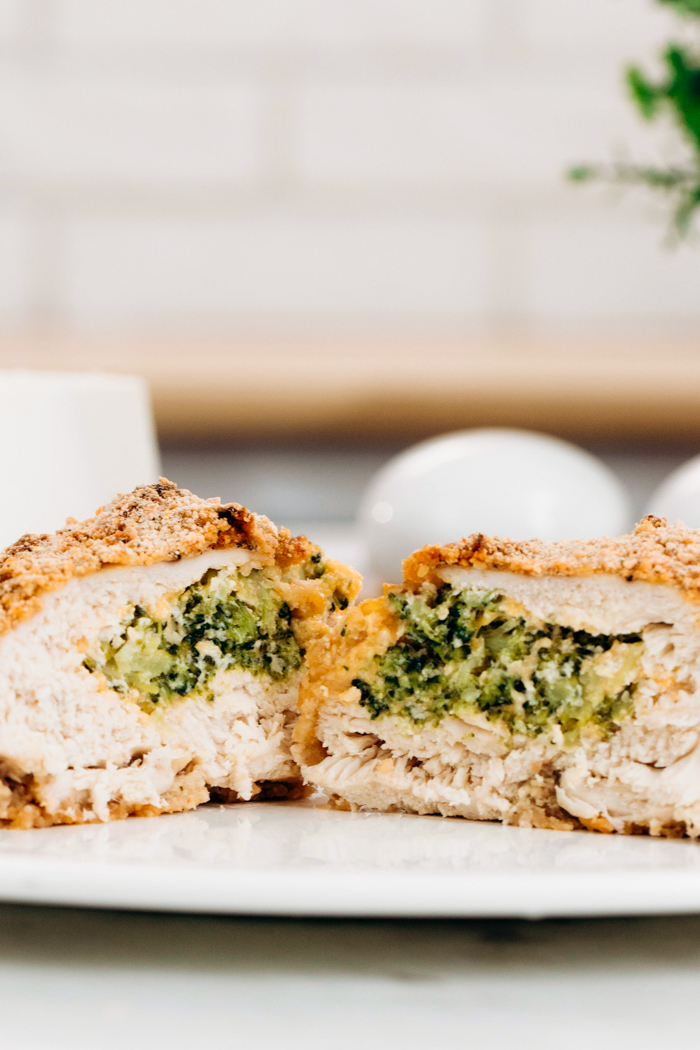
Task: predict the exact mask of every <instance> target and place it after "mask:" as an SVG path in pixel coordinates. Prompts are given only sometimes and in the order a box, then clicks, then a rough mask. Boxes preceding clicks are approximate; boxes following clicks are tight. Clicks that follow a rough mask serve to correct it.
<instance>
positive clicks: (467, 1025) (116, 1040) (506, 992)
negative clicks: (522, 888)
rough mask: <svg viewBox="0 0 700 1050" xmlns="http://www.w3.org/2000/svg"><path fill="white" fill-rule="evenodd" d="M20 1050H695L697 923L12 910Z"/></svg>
mask: <svg viewBox="0 0 700 1050" xmlns="http://www.w3.org/2000/svg"><path fill="white" fill-rule="evenodd" d="M0 974H1V977H0V1017H1V1018H2V1021H1V1022H0V1023H1V1029H2V1036H3V1038H2V1043H3V1046H6V1047H8V1050H9V1048H12V1050H63V1048H66V1050H67V1048H70V1050H88V1048H89V1050H95V1048H97V1047H99V1048H100V1050H112V1048H115V1050H116V1048H117V1047H118V1048H120V1050H121V1048H122V1047H125V1046H128V1047H129V1048H132V1050H141V1048H144V1050H145V1048H147V1047H148V1048H149V1050H155V1048H159V1047H168V1046H180V1047H182V1046H190V1045H191V1046H197V1047H198V1048H202V1050H208V1048H209V1047H211V1048H217V1050H224V1048H229V1047H231V1048H234V1047H235V1048H236V1050H268V1048H269V1050H272V1048H274V1050H278V1048H279V1047H284V1048H285V1050H296V1048H300V1050H301V1048H303V1050H317V1048H318V1050H321V1048H323V1050H328V1048H329V1047H332V1048H334V1050H345V1048H348V1050H350V1048H352V1050H356V1048H358V1047H362V1048H363V1050H364V1048H370V1047H381V1048H382V1050H390V1048H391V1050H393V1048H394V1047H396V1048H397V1050H398V1048H401V1050H404V1048H410V1047H421V1048H423V1047H431V1048H433V1050H451V1048H453V1047H454V1048H459V1050H462V1048H471V1047H474V1048H479V1050H501V1048H508V1050H510V1048H513V1047H517V1048H530V1047H533V1048H535V1047H536V1048H537V1050H550V1048H551V1050H555V1048H556V1050H560V1048H562V1047H565V1048H567V1050H579V1048H581V1050H584V1048H585V1050H590V1048H592V1047H594V1048H595V1050H608V1048H610V1050H613V1048H615V1050H618V1048H624V1047H631V1046H634V1047H635V1050H646V1048H649V1050H652V1048H653V1050H658V1048H659V1047H660V1046H666V1047H672V1048H673V1050H685V1048H686V1047H687V1048H691V1047H692V1048H693V1050H695V1048H696V1047H697V1045H698V1036H697V994H698V990H699V989H700V917H691V918H688V917H686V918H664V919H654V918H650V919H619V920H611V919H608V920H596V921H594V920H578V921H557V922H528V921H526V920H522V921H510V920H509V921H503V920H502V921H481V920H479V921H457V922H455V921H439V922H436V921H430V922H426V921H423V922H405V921H373V920H372V921H370V920H367V921H345V922H341V921H334V920H291V919H290V920H275V919H235V918H209V917H201V916H182V915H157V914H134V913H120V912H111V913H110V912H99V911H98V912H90V911H73V910H69V909H51V908H40V907H22V906H11V905H5V906H2V907H0Z"/></svg>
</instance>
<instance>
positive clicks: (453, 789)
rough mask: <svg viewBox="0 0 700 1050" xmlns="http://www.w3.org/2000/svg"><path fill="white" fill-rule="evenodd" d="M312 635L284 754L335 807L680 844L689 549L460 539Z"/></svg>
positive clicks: (665, 536) (691, 789) (693, 694)
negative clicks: (288, 752)
mask: <svg viewBox="0 0 700 1050" xmlns="http://www.w3.org/2000/svg"><path fill="white" fill-rule="evenodd" d="M404 575H405V579H404V583H403V585H402V586H396V587H387V588H386V589H385V594H384V597H382V598H378V599H374V600H370V601H365V602H363V603H362V604H361V605H359V606H358V607H356V608H354V609H351V610H348V612H347V614H346V615H345V618H344V620H343V622H341V623H338V624H335V625H330V624H328V625H327V626H325V627H324V629H323V631H322V632H321V633H320V634H319V636H318V638H317V640H316V642H315V643H314V645H313V647H312V650H311V652H310V654H309V677H308V682H307V684H306V686H305V687H304V690H303V695H302V717H301V719H300V721H299V723H298V725H297V728H296V730H295V734H296V745H295V753H296V755H297V757H298V760H299V761H300V763H301V765H302V767H303V772H304V775H305V777H306V779H307V780H308V781H309V782H310V783H312V784H314V785H316V786H318V787H319V788H322V789H323V790H324V791H326V792H327V793H328V794H329V795H331V796H332V797H333V798H335V799H336V800H337V801H338V802H339V803H340V804H343V805H350V806H353V807H354V806H370V807H374V808H376V809H380V810H391V809H403V810H409V811H413V812H417V813H441V814H444V815H449V816H463V817H470V818H475V819H482V820H501V821H504V822H506V823H509V824H517V825H521V826H536V827H549V828H573V827H580V826H584V827H586V828H590V829H595V830H598V831H618V832H639V831H643V832H649V833H651V834H654V835H659V834H665V835H677V834H684V833H685V834H688V835H690V836H694V837H697V836H698V835H700V748H699V746H698V740H699V737H700V533H698V532H695V531H692V530H690V529H687V528H685V527H684V526H682V525H676V526H674V527H668V526H667V524H666V522H665V521H663V520H661V519H658V518H653V517H648V518H645V519H644V520H643V521H642V522H641V523H640V524H639V525H638V526H637V528H636V530H635V531H634V533H633V534H632V535H630V536H623V537H620V538H619V539H615V540H608V539H603V540H591V541H586V542H562V543H552V544H544V543H539V542H537V541H532V542H526V543H516V542H511V541H507V540H506V541H501V540H498V539H489V538H486V537H484V536H479V535H477V536H473V537H471V538H469V539H466V540H463V541H462V542H461V543H457V544H452V545H448V546H446V547H442V548H440V547H432V548H425V549H423V550H421V551H418V552H417V553H416V554H414V555H412V556H411V557H410V558H409V559H408V560H407V561H406V562H405V564H404Z"/></svg>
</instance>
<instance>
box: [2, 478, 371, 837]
mask: <svg viewBox="0 0 700 1050" xmlns="http://www.w3.org/2000/svg"><path fill="white" fill-rule="evenodd" d="M358 581H359V578H358V577H357V575H356V574H355V573H353V572H352V570H348V569H346V568H345V567H344V566H341V565H338V564H337V563H334V562H330V561H328V560H327V559H326V558H325V557H324V555H323V553H322V552H321V551H320V550H319V548H318V547H316V546H315V545H314V544H312V543H310V542H309V541H308V540H306V539H304V538H303V537H296V538H295V537H292V536H291V534H290V533H289V532H288V531H287V530H285V529H277V528H276V527H275V526H274V525H272V523H271V522H269V521H268V520H267V519H266V518H264V517H260V516H257V515H255V514H251V513H250V512H249V511H247V510H245V508H243V507H241V506H239V505H238V504H229V505H228V506H222V505H221V504H220V502H219V501H218V500H206V501H205V500H201V499H198V498H197V497H196V496H193V495H192V494H191V493H189V492H187V491H185V490H180V489H178V488H177V486H175V485H173V484H172V483H170V482H168V481H165V480H164V479H161V482H160V483H159V484H157V485H153V486H145V487H142V488H139V489H136V490H135V492H133V493H131V494H129V495H127V496H122V497H119V498H118V499H117V500H115V501H114V502H113V503H112V504H110V505H109V506H107V507H105V508H103V509H102V510H100V511H98V513H97V515H96V516H95V517H94V518H92V519H90V520H89V521H86V522H82V523H78V522H73V521H71V522H69V524H68V525H67V526H66V528H65V529H63V530H61V531H60V532H58V533H56V534H55V535H52V536H25V537H23V538H22V539H21V540H20V541H19V542H18V543H16V544H15V545H14V546H13V547H10V548H9V549H8V550H7V551H5V552H4V553H3V555H2V557H1V558H0V774H1V779H0V822H2V823H3V824H5V825H6V826H7V825H10V826H15V827H32V826H43V825H47V824H54V823H75V822H86V821H107V820H112V819H115V818H118V817H124V816H128V815H129V814H138V815H154V814H157V813H166V812H176V811H178V810H183V809H189V808H192V807H194V806H196V805H197V804H199V803H201V802H205V801H207V800H208V799H209V798H211V797H214V798H219V799H224V800H233V799H240V800H247V799H251V798H255V797H265V796H272V797H275V796H284V795H288V794H289V793H294V792H296V791H298V790H299V789H300V787H301V778H300V773H299V767H298V765H297V763H296V762H295V760H294V759H293V758H292V755H291V751H290V744H291V732H292V727H293V724H294V721H295V719H296V717H297V702H298V692H299V680H300V678H301V676H302V673H303V670H304V661H305V655H304V654H305V649H306V646H307V645H308V643H309V639H310V638H311V637H312V636H313V634H314V631H315V630H316V627H317V625H325V624H327V623H330V622H331V621H332V619H333V617H334V616H338V615H340V613H341V610H342V609H343V608H346V607H347V606H348V604H349V602H350V601H351V600H352V599H353V598H354V596H355V594H356V593H357V590H358V589H359V582H358Z"/></svg>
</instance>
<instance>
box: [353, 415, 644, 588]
mask: <svg viewBox="0 0 700 1050" xmlns="http://www.w3.org/2000/svg"><path fill="white" fill-rule="evenodd" d="M630 517H631V516H630V509H629V506H628V502H627V497H626V495H625V492H624V489H623V487H622V485H621V484H620V482H619V481H618V480H617V478H616V477H615V475H614V474H613V473H612V472H611V471H610V470H609V469H608V467H606V466H605V464H604V463H601V462H600V460H598V459H596V457H595V456H592V455H590V453H588V452H584V451H583V450H582V449H580V448H577V447H576V446H575V445H571V444H569V443H568V442H566V441H560V440H558V439H556V438H552V437H547V436H546V435H544V434H536V433H532V432H530V431H524V430H506V429H491V428H488V429H480V430H464V431H459V432H457V433H453V434H445V435H443V436H441V437H438V438H433V439H431V440H429V441H424V442H422V443H421V444H419V445H414V446H413V447H412V448H409V449H407V450H406V451H405V452H402V453H401V454H400V455H398V456H396V457H395V458H394V459H392V460H390V461H389V463H387V464H386V465H385V466H384V467H383V468H382V469H381V470H380V471H379V472H378V473H377V474H376V475H375V477H374V478H373V479H372V481H371V483H370V485H369V487H368V489H367V491H366V493H365V496H364V498H363V502H362V506H361V509H360V515H359V521H360V527H361V530H362V533H363V537H364V540H365V542H366V543H367V545H368V547H369V550H370V553H371V557H372V562H373V564H374V566H375V568H376V569H377V570H378V571H379V572H380V573H382V574H383V576H384V577H385V578H386V579H387V580H392V581H396V580H399V579H400V578H401V561H402V559H403V558H405V557H406V556H407V555H408V554H409V553H410V552H411V551H413V550H415V549H416V548H418V547H422V546H423V545H424V544H426V543H440V544H443V543H449V542H451V541H453V540H459V539H461V537H462V536H467V535H469V534H470V533H473V532H483V533H485V534H487V535H496V536H509V537H511V538H512V539H530V538H532V537H539V538H540V539H543V540H558V539H564V538H567V537H568V538H570V539H577V538H581V537H585V536H600V535H617V534H619V533H621V532H624V531H625V529H627V528H628V527H629V525H630Z"/></svg>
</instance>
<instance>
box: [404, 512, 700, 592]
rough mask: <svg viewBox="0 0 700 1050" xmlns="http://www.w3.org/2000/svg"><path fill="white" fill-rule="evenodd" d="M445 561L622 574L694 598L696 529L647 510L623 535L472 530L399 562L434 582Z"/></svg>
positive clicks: (539, 572) (699, 549)
mask: <svg viewBox="0 0 700 1050" xmlns="http://www.w3.org/2000/svg"><path fill="white" fill-rule="evenodd" d="M445 565H462V566H464V567H465V568H466V567H474V568H479V569H505V570H507V571H509V572H517V573H522V574H524V575H527V576H591V575H593V574H595V573H608V574H610V575H613V576H620V577H622V579H625V580H644V581H646V582H647V583H666V584H673V585H675V586H676V587H679V588H680V589H681V590H683V591H684V592H685V593H686V594H687V596H688V597H689V598H691V599H693V600H695V601H698V600H700V531H698V530H696V529H689V528H687V527H686V526H685V525H683V524H682V523H681V522H677V523H676V524H675V525H668V523H667V522H666V521H665V519H664V518H655V517H654V516H653V515H651V514H650V515H647V517H646V518H642V520H641V521H640V522H639V524H638V525H637V527H636V528H635V530H634V532H632V533H630V534H629V535H627V536H618V537H617V538H616V539H609V538H608V537H607V536H604V537H602V538H601V539H595V540H563V541H561V542H558V543H543V542H542V541H541V540H524V541H519V540H509V539H499V538H498V537H490V536H482V535H481V534H480V533H475V534H474V535H473V536H468V537H466V538H465V539H463V540H461V541H460V542H459V543H448V544H447V546H445V547H438V546H435V547H423V548H422V549H421V550H419V551H416V552H415V553H414V554H411V555H410V557H408V558H407V559H406V561H405V562H404V566H403V567H404V582H405V583H406V584H407V585H408V586H409V587H411V588H415V587H420V586H422V585H423V584H424V583H428V582H437V580H438V577H437V570H438V569H439V568H440V567H442V566H445Z"/></svg>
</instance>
